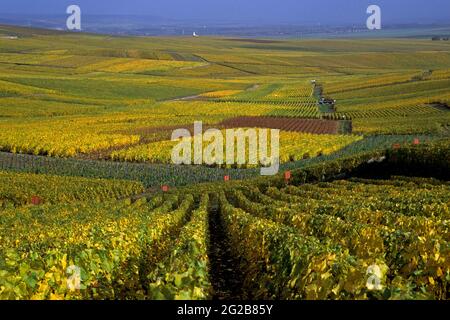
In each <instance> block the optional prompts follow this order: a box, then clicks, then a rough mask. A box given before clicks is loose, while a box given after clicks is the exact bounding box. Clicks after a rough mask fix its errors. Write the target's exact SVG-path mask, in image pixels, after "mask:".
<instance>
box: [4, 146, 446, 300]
mask: <svg viewBox="0 0 450 320" xmlns="http://www.w3.org/2000/svg"><path fill="white" fill-rule="evenodd" d="M439 146H440V147H439ZM443 146H445V145H442V144H441V145H438V146H437V148H433V149H425V148H422V149H416V151H417V152H423V151H424V150H431V152H434V154H435V157H433V159H434V161H436V163H439V161H440V160H439V159H443V160H444V159H445V160H446V162H444V163H441V166H444V168H446V170H448V168H449V163H448V152H449V149H448V148H447V149H442V147H443ZM447 146H448V144H447ZM438 148H441V149H438ZM433 150H434V151H433ZM442 150H445V151H442ZM416 151H414V149H411V150H408V149H405V150H399V151H398V152H402V153H403V154H405V156H407V154H408V153H409V154H411V152H416ZM405 152H406V153H405ZM443 152H444V153H443ZM446 156H447V157H446ZM366 157H367V156H366ZM390 157H391V159H392V161H399V158H398V156H397V158H396V159H394V158H393V157H392V155H390ZM417 159H420V158H417ZM354 160H355V161H356V162H354V163H355V164H356V163H361V160H362V158H361V159H360V160H358V159H357V158H355V159H354ZM423 161H429V160H427V159H423ZM344 162H347V163H349V161H348V160H344ZM344 162H343V163H344ZM348 165H349V164H347V168H346V169H344V170H348V169H351V167H348ZM319 167H321V165H319ZM319 167H317V168H315V167H314V166H313V167H310V169H308V170H306V171H305V172H304V173H306V174H308V172H309V174H311V175H314V172H315V170H317V169H319ZM330 168H333V170H336V169H337V167H336V166H334V165H333V166H330ZM342 168H345V166H342ZM434 168H438V167H437V166H436V165H434ZM298 173H299V174H302V172H298ZM330 173H331V172H330ZM295 175H297V172H296V173H294V176H295ZM311 178H312V176H311ZM259 181H260V182H256V181H255V182H253V183H252V182H246V183H240V182H236V183H235V184H230V185H229V186H224V187H220V186H217V187H219V190H218V191H211V189H210V188H211V186H207V185H205V186H204V187H205V188H206V189H201V190H198V193H197V192H194V193H189V192H175V193H170V194H165V195H159V196H154V197H151V198H148V199H146V198H142V199H140V200H138V201H136V202H134V203H132V202H130V201H124V200H121V201H113V200H112V201H104V202H89V203H87V202H75V203H67V204H62V203H59V204H47V205H42V206H39V207H36V206H25V207H22V208H18V209H13V208H5V209H3V210H2V211H1V215H0V219H1V222H2V223H1V229H0V234H1V237H2V242H1V248H2V251H1V252H2V255H1V260H0V262H1V264H0V265H1V266H2V271H1V272H2V278H1V279H2V280H1V281H2V282H1V285H2V286H1V288H2V290H1V292H0V294H1V297H2V298H4V299H17V298H19V299H30V298H34V299H36V298H37V299H87V298H88V299H113V298H115V299H130V298H131V299H161V298H162V299H174V298H183V299H208V298H212V297H213V296H214V295H215V294H216V292H217V290H218V289H220V288H219V287H217V279H214V278H211V273H215V274H216V270H212V269H211V268H212V267H211V266H212V265H213V262H211V261H210V257H211V255H210V250H211V242H210V241H211V239H212V238H211V235H210V234H209V230H210V228H211V226H210V225H209V222H208V221H209V219H208V215H210V214H213V212H214V211H215V210H218V214H219V215H220V220H221V221H222V222H221V225H222V227H223V228H224V230H223V231H224V233H223V234H224V235H226V237H227V239H221V240H224V241H229V244H230V245H231V253H232V254H233V255H234V256H239V257H243V258H244V259H242V260H240V261H241V262H240V263H238V264H236V265H233V266H232V267H233V268H236V269H235V270H240V272H242V276H243V278H242V279H241V282H240V283H239V284H238V285H240V286H241V288H240V290H241V292H242V294H243V295H245V296H246V297H249V298H253V299H262V298H264V299H274V298H277V299H367V298H379V299H386V298H391V299H429V298H432V299H447V294H448V285H449V281H450V269H449V264H448V260H449V259H450V246H449V243H448V241H449V240H450V238H449V230H448V223H447V220H448V218H449V214H450V211H449V202H450V185H449V184H448V183H446V182H443V181H440V180H436V179H431V178H407V177H392V178H391V179H389V180H379V179H377V180H373V179H363V178H356V177H355V178H351V179H348V180H336V181H331V182H313V183H311V182H309V183H306V184H304V183H302V184H300V185H296V184H288V185H286V184H285V185H284V186H282V185H281V184H279V183H278V182H275V181H274V183H267V181H266V180H259ZM293 181H294V182H295V181H298V180H297V179H296V178H295V179H294V180H293ZM187 190H189V189H186V191H187ZM203 190H210V191H209V192H206V193H205V192H204V191H203ZM201 194H203V195H201ZM215 208H217V209H215ZM17 221H20V224H17ZM68 223H70V225H71V228H66V225H67V224H68ZM215 241H217V239H216V240H215ZM255 248H257V250H255ZM236 261H237V260H236ZM74 265H75V266H77V268H79V269H80V270H81V273H80V274H79V277H80V281H81V284H82V290H74V289H73V287H71V285H70V281H69V282H66V280H65V279H66V276H65V275H66V274H67V268H68V267H70V266H74ZM229 267H230V266H229ZM370 268H372V269H374V270H376V271H375V274H376V275H377V277H379V283H377V284H376V285H375V284H373V283H372V282H371V281H370V279H369V276H370V275H368V273H367V270H369V269H370ZM372 269H370V270H372ZM374 286H375V287H376V288H375V289H374Z"/></svg>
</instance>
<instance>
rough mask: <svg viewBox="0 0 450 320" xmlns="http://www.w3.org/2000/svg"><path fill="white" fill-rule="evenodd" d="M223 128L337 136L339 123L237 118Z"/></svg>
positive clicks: (316, 120) (312, 120)
mask: <svg viewBox="0 0 450 320" xmlns="http://www.w3.org/2000/svg"><path fill="white" fill-rule="evenodd" d="M220 126H222V127H225V128H244V127H258V128H269V129H280V130H284V131H295V132H305V133H315V134H338V133H339V128H340V123H339V121H334V120H321V119H295V118H275V117H237V118H231V119H227V120H224V121H222V122H221V123H220Z"/></svg>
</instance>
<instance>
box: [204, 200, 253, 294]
mask: <svg viewBox="0 0 450 320" xmlns="http://www.w3.org/2000/svg"><path fill="white" fill-rule="evenodd" d="M209 230H210V241H209V254H208V255H209V260H210V265H211V270H210V277H211V283H212V286H213V289H214V293H213V299H216V300H238V299H245V298H246V295H245V293H244V292H243V291H242V282H243V279H242V273H241V272H240V270H239V260H238V259H237V258H236V257H235V256H233V253H232V252H231V248H232V246H231V244H230V240H229V239H228V236H227V235H226V233H225V229H224V226H223V222H222V219H221V217H220V212H219V205H218V199H217V198H213V199H211V203H210V207H209Z"/></svg>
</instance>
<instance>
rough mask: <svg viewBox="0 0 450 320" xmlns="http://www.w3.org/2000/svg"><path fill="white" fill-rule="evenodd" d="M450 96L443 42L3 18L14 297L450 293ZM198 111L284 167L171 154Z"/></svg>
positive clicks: (4, 203)
mask: <svg viewBox="0 0 450 320" xmlns="http://www.w3.org/2000/svg"><path fill="white" fill-rule="evenodd" d="M6 36H17V39H12V38H8V37H6ZM313 80H314V81H313ZM321 98H329V99H333V100H336V104H335V106H334V107H331V106H321V105H319V100H320V99H321ZM449 103H450V43H449V42H444V41H439V42H437V41H431V40H428V39H413V38H410V39H353V40H345V39H340V40H319V39H310V40H281V39H279V40H265V41H261V40H258V41H255V40H252V39H228V38H210V37H199V38H193V37H192V38H191V37H172V38H161V37H152V38H150V37H139V38H138V37H113V36H106V35H93V34H83V33H64V32H57V31H49V30H37V29H28V28H16V27H9V26H0V182H1V184H0V299H212V298H216V299H245V298H248V299H338V300H339V299H443V300H445V299H448V292H449V284H450V268H449V262H450V238H449V229H448V221H449V218H450V211H449V208H450V202H449V201H450V189H449V188H450V187H449V182H448V180H449V177H448V172H450V165H449V163H450V162H449V160H450V153H449V152H450V145H449V143H448V141H449V137H450V107H449ZM327 120H328V121H327ZM330 120H333V121H330ZM195 121H203V124H204V127H205V128H218V129H221V130H225V129H226V128H230V127H233V128H234V127H235V128H238V124H239V123H241V124H243V123H250V124H252V123H254V124H257V123H269V122H270V123H272V125H274V126H276V127H277V126H278V127H280V128H282V129H283V130H282V131H281V134H280V136H281V146H280V158H281V166H280V173H279V174H278V175H277V176H275V177H271V178H262V177H260V176H259V175H260V172H259V170H258V169H259V168H255V167H253V166H250V167H249V166H247V165H241V166H238V165H231V166H228V167H220V166H205V165H197V166H190V165H182V166H176V165H173V164H171V161H170V160H171V159H170V154H171V150H172V148H173V146H174V144H175V143H176V142H173V141H170V137H171V133H172V131H173V130H175V129H178V128H187V129H189V130H191V131H192V127H193V124H194V122H195ZM233 124H235V125H233ZM326 126H328V127H326ZM245 127H248V125H246V126H245ZM269 127H271V126H269ZM260 129H261V128H260ZM230 180H231V181H230ZM73 266H76V268H78V269H77V270H80V274H79V275H78V278H76V279H75V280H76V281H79V282H80V290H78V289H76V290H75V289H73V288H72V287H71V286H70V283H69V282H67V281H66V279H67V277H68V276H70V275H68V270H72V269H70V268H71V267H73ZM68 268H69V269H68ZM368 270H371V271H370V272H369V271H368ZM72 271H73V270H72ZM69 273H70V272H69ZM373 277H377V279H378V280H379V283H378V284H374V283H372V282H369V280H370V279H372V278H373ZM71 279H72V280H74V278H73V277H71Z"/></svg>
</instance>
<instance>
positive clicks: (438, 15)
mask: <svg viewBox="0 0 450 320" xmlns="http://www.w3.org/2000/svg"><path fill="white" fill-rule="evenodd" d="M70 4H78V5H79V6H80V7H81V9H82V12H83V14H138V15H149V16H159V17H164V18H169V19H176V20H180V19H189V20H190V19H192V20H207V21H211V20H217V21H220V22H223V21H232V22H235V21H240V22H245V21H251V22H258V21H259V22H261V23H268V22H269V23H296V24H304V23H309V24H315V23H321V24H327V23H328V24H335V23H358V22H364V21H365V19H366V17H367V15H366V13H365V10H366V8H367V6H368V5H369V4H378V5H379V6H380V7H381V8H382V13H383V18H384V21H385V22H387V23H411V22H418V23H430V22H445V21H447V22H450V1H449V0H427V1H424V0H370V1H369V0H309V1H304V0H164V1H162V0H126V1H124V0H70V1H67V0H1V5H0V14H1V15H2V16H4V15H5V14H6V13H22V14H36V15H41V14H64V13H65V8H66V7H67V6H68V5H70Z"/></svg>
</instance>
